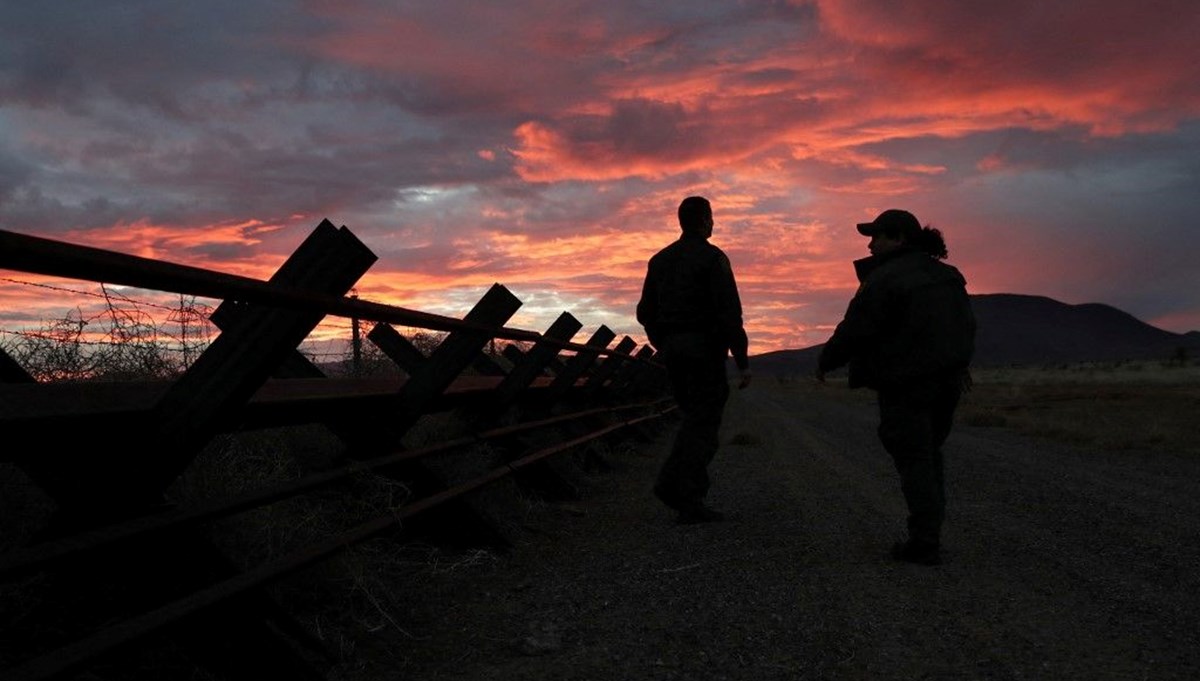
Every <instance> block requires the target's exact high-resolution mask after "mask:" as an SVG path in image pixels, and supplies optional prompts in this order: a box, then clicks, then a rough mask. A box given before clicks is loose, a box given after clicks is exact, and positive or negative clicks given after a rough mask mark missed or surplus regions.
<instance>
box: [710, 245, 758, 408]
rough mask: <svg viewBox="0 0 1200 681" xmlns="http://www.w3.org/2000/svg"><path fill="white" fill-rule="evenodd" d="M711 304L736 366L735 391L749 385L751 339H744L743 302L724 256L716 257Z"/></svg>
mask: <svg viewBox="0 0 1200 681" xmlns="http://www.w3.org/2000/svg"><path fill="white" fill-rule="evenodd" d="M712 291H713V300H714V302H715V304H716V313H717V324H718V325H719V327H720V329H721V334H722V337H723V339H724V342H725V345H726V347H728V348H729V352H730V354H731V355H733V363H734V364H735V365H737V368H738V373H739V374H740V376H739V380H738V387H739V388H745V387H746V386H748V385H750V378H751V374H750V356H749V353H750V339H749V337H748V336H747V335H746V327H745V325H744V324H743V321H742V300H741V297H740V296H739V295H738V290H737V281H736V280H735V279H734V276H733V266H732V265H731V264H730V262H729V258H728V257H726V256H725V254H724V253H720V254H718V256H717V266H716V267H715V268H714V271H713V281H712Z"/></svg>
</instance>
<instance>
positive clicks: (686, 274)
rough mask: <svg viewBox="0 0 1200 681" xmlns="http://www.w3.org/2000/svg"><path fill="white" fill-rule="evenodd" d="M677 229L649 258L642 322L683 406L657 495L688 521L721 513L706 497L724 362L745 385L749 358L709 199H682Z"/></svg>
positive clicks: (724, 384)
mask: <svg viewBox="0 0 1200 681" xmlns="http://www.w3.org/2000/svg"><path fill="white" fill-rule="evenodd" d="M679 227H680V229H681V230H682V233H681V234H680V236H679V239H678V240H677V241H675V242H674V243H672V244H671V245H669V246H667V247H666V248H664V249H662V250H661V251H659V252H658V253H656V254H655V255H654V256H653V257H652V258H650V263H649V265H648V267H647V271H646V280H645V282H644V284H643V285H642V297H641V300H639V301H638V304H637V320H638V322H639V323H640V324H641V325H642V326H643V327H644V328H645V329H646V336H647V337H648V338H649V339H650V344H651V345H653V346H654V348H655V349H656V350H657V351H658V355H657V356H658V358H659V359H660V360H661V361H662V362H663V364H664V365H665V366H666V369H667V378H668V381H669V382H670V385H671V392H672V395H673V396H674V398H675V401H676V403H677V404H678V405H679V408H680V410H681V411H682V412H683V421H682V423H680V425H679V430H678V432H677V433H676V435H675V441H674V443H673V445H672V447H671V453H670V455H669V456H668V457H667V460H666V461H665V462H664V463H663V466H662V468H661V469H660V471H659V474H658V480H657V481H656V482H655V485H654V494H655V496H657V497H658V498H659V500H661V501H662V502H663V503H664V504H666V505H667V506H669V507H670V508H672V509H675V510H676V511H678V512H679V517H678V520H679V522H680V523H684V524H690V523H701V522H711V521H715V520H721V519H722V515H721V514H720V513H718V512H717V511H714V510H713V509H711V508H709V507H708V506H706V505H705V504H704V498H705V496H706V495H707V493H708V488H709V479H708V465H709V463H710V462H711V461H712V459H713V457H714V456H715V455H716V453H717V448H718V445H719V440H718V434H719V431H720V428H721V417H722V415H723V414H724V410H725V402H726V401H727V400H728V399H729V378H728V376H727V374H726V368H725V364H726V359H727V357H728V356H729V355H730V354H732V355H733V360H734V363H735V364H736V365H737V368H738V371H739V373H740V381H739V386H738V387H739V388H745V387H746V386H748V385H749V384H750V362H749V359H748V358H747V349H748V345H749V342H748V340H747V338H746V331H745V328H744V327H743V326H742V303H741V299H740V298H739V297H738V290H737V284H736V283H735V282H734V278H733V268H732V266H730V264H729V258H728V257H726V256H725V253H724V252H722V251H721V249H719V248H717V247H716V246H714V245H712V244H710V243H709V242H708V239H709V237H710V236H712V230H713V214H712V206H711V205H710V204H709V202H708V200H707V199H705V198H703V197H700V196H690V197H688V198H686V199H684V200H683V202H682V203H680V204H679Z"/></svg>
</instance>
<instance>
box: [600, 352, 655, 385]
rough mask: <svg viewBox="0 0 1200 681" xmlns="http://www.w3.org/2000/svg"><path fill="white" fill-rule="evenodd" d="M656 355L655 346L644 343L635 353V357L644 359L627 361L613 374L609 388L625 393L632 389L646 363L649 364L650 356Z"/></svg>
mask: <svg viewBox="0 0 1200 681" xmlns="http://www.w3.org/2000/svg"><path fill="white" fill-rule="evenodd" d="M652 357H654V348H652V347H650V346H649V345H643V346H642V347H641V348H640V349H639V350H638V351H637V353H635V354H634V359H638V360H642V361H641V362H625V363H624V364H622V365H621V366H620V367H619V368H618V369H617V371H616V374H614V375H613V378H612V381H611V382H610V383H609V389H610V390H612V392H614V393H624V392H626V391H628V390H630V387H631V385H632V384H633V383H634V382H635V380H636V379H637V377H638V376H639V375H640V372H641V369H642V367H643V365H644V364H648V363H649V361H650V358H652Z"/></svg>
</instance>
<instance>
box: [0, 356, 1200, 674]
mask: <svg viewBox="0 0 1200 681" xmlns="http://www.w3.org/2000/svg"><path fill="white" fill-rule="evenodd" d="M873 399H874V398H873V394H872V393H870V392H869V391H861V390H856V391H851V390H848V389H846V387H845V384H844V382H842V381H839V380H836V379H835V380H831V381H830V382H829V383H827V384H824V385H822V384H817V383H816V382H815V381H813V380H811V379H809V378H806V377H802V376H797V377H792V378H790V379H780V378H777V377H773V376H760V377H757V378H756V381H755V383H754V384H753V385H752V386H751V387H750V388H749V389H747V390H744V391H734V393H733V395H732V397H731V400H730V403H729V406H728V409H727V412H726V418H725V421H724V423H723V429H722V436H721V437H722V443H723V445H722V451H721V452H720V453H719V454H718V457H717V459H716V461H715V462H714V464H713V466H712V468H711V475H712V478H713V488H712V491H711V493H710V498H709V501H710V502H711V504H712V505H713V506H714V507H716V508H719V509H720V510H722V511H724V512H725V513H726V514H727V516H728V518H727V520H725V521H724V522H719V523H713V524H707V525H694V526H680V525H677V524H675V523H674V516H673V514H672V513H671V512H669V511H668V510H667V509H666V508H664V507H662V506H661V505H660V504H659V503H658V502H657V501H656V500H655V499H654V498H653V497H652V495H651V494H650V486H651V484H652V481H653V478H654V475H655V472H656V470H657V467H658V465H659V464H660V463H661V461H662V460H663V459H664V457H665V456H666V452H667V449H668V447H669V445H670V440H671V435H672V433H673V431H674V427H675V425H676V423H677V421H676V420H674V419H671V418H668V419H666V421H665V422H664V423H661V424H659V425H656V426H654V427H649V428H645V429H643V430H641V431H639V432H638V433H637V435H638V437H628V436H626V437H623V438H619V439H616V440H613V441H610V442H607V443H605V444H603V445H602V446H598V447H597V446H593V447H588V448H582V449H579V450H575V451H571V452H567V453H563V454H560V455H559V456H558V458H556V459H555V460H554V467H555V469H556V470H557V471H558V472H559V474H560V475H561V476H562V477H563V478H564V479H566V480H567V481H569V482H570V483H571V485H573V486H574V488H575V489H576V490H577V492H578V494H577V495H576V496H575V497H574V498H570V499H566V500H558V501H550V500H547V499H545V498H541V497H538V496H536V495H533V494H531V493H529V492H527V491H525V490H523V489H522V488H521V487H519V486H518V485H516V484H515V483H514V482H513V481H512V480H509V479H505V480H503V481H501V482H499V483H497V484H496V485H494V486H492V487H489V488H487V489H485V490H484V491H483V492H482V493H480V494H479V496H478V497H477V498H476V499H474V503H475V504H476V505H477V507H478V508H479V509H481V510H482V511H483V512H484V513H485V514H486V515H488V516H489V517H490V518H491V519H492V520H493V521H494V522H495V524H496V526H497V527H498V528H500V529H501V531H502V533H503V534H504V535H505V536H506V537H507V538H508V540H509V541H510V544H511V545H510V546H508V547H507V548H495V547H487V546H465V547H462V546H460V547H450V546H445V545H435V544H432V543H428V542H423V541H421V540H417V539H413V538H411V537H408V535H405V534H402V535H400V536H398V537H396V536H391V537H384V538H380V539H376V540H372V541H370V542H368V543H366V544H363V545H359V546H356V547H354V548H352V549H350V550H348V551H346V552H345V553H344V554H342V555H339V556H338V557H336V558H334V559H330V560H327V561H325V562H323V563H321V564H319V565H317V566H315V567H313V568H310V569H308V570H306V571H305V572H304V573H301V574H299V575H297V576H295V577H291V578H289V579H288V580H286V581H283V582H281V583H278V584H276V585H274V586H273V587H272V590H273V592H274V594H275V595H276V597H277V600H278V601H279V602H280V603H282V604H283V605H284V606H285V607H286V608H287V609H288V610H289V611H290V612H291V613H292V615H293V616H294V617H295V618H296V620H297V621H299V622H300V623H301V624H302V625H304V627H305V628H307V629H308V630H309V631H310V632H311V634H312V635H313V636H314V637H316V638H317V639H319V640H320V641H321V642H322V646H323V647H324V649H325V651H324V652H325V654H326V655H327V657H326V658H325V661H324V662H325V664H326V665H327V666H326V667H325V673H326V674H327V677H328V678H329V679H331V680H332V681H368V680H376V679H459V680H463V681H483V680H484V679H487V680H492V679H514V680H529V681H543V680H544V681H550V680H555V681H562V680H572V679H577V680H580V681H584V680H588V681H607V680H613V681H616V680H632V681H636V680H640V679H647V680H669V679H678V680H710V679H711V680H716V679H730V680H751V679H753V680H758V679H781V680H782V679H945V680H950V679H954V680H961V679H1088V680H1092V679H1121V680H1125V679H1154V680H1174V679H1179V680H1183V679H1188V680H1191V679H1196V678H1200V522H1197V520H1198V519H1200V429H1198V427H1197V425H1196V420H1195V418H1196V414H1198V413H1200V410H1198V409H1197V408H1198V407H1200V367H1198V366H1197V365H1196V364H1192V365H1190V366H1170V367H1169V366H1165V365H1161V364H1154V363H1142V364H1136V363H1122V364H1117V365H1075V366H1060V367H1042V368H1036V369H1011V370H994V371H977V372H976V381H975V386H974V389H973V390H972V391H971V392H970V393H968V394H967V395H966V396H965V397H964V400H963V403H962V406H961V408H960V410H959V414H958V422H957V424H956V427H955V430H954V432H953V433H952V435H951V437H950V440H949V442H948V443H947V445H946V455H947V486H948V496H949V508H948V518H947V524H946V528H945V534H944V549H943V558H944V560H945V563H944V564H943V565H940V566H936V567H922V566H915V565H909V564H903V563H896V562H894V561H892V560H891V559H890V558H889V556H888V549H889V547H890V546H891V544H892V543H893V542H894V541H896V540H898V539H901V538H902V536H903V527H904V515H905V510H904V505H903V501H902V499H901V496H900V491H899V485H898V482H897V480H896V476H895V473H894V471H893V469H892V466H891V462H890V460H889V459H888V457H887V455H886V454H885V453H884V451H883V450H882V448H881V446H880V445H879V443H878V441H877V439H876V436H875V425H876V413H875V406H874V402H873ZM265 442H268V443H269V442H270V439H267V440H265ZM303 444H304V446H308V447H316V446H317V444H318V443H317V442H316V441H315V440H314V439H313V438H311V437H308V436H305V440H304V443H303ZM252 445H253V442H242V443H239V444H237V446H234V447H230V448H228V449H226V450H223V452H221V453H220V456H215V457H212V458H211V459H210V460H209V461H208V464H207V467H205V466H199V467H198V469H197V470H196V471H195V472H194V473H193V474H191V478H192V479H191V483H192V484H197V483H199V482H203V480H200V479H203V478H205V476H207V475H210V474H211V476H212V477H213V478H214V479H218V480H220V481H222V482H220V484H221V485H225V486H228V484H229V482H230V480H231V479H236V480H237V481H241V482H242V483H243V484H245V482H244V481H243V480H242V479H243V478H245V479H247V480H249V479H250V478H252V477H254V476H255V475H259V474H262V475H265V476H267V477H271V476H276V475H284V476H287V475H295V474H298V473H297V472H296V471H294V470H292V467H293V466H294V462H293V459H292V458H287V457H294V456H295V454H296V451H295V449H296V448H295V444H294V443H293V445H292V446H291V447H290V448H286V449H287V451H288V453H287V455H286V457H284V458H281V456H283V455H282V454H281V448H279V447H274V448H272V447H264V448H255V447H254V446H252ZM269 449H270V450H273V451H274V454H271V455H269V456H268V455H267V454H266V453H265V452H266V451H267V450H269ZM272 457H274V458H272ZM234 465H236V466H240V467H242V468H236V469H231V468H230V467H231V466H234ZM252 467H256V468H257V469H261V470H259V471H258V472H257V473H254V474H253V475H252V474H251V470H250V469H251V468H252ZM231 470H235V471H236V475H234V474H233V473H231ZM9 473H11V471H9ZM0 482H3V483H4V487H3V490H2V491H3V494H2V495H0V503H2V504H3V507H4V509H5V513H4V514H3V515H4V516H5V517H6V518H7V520H5V521H3V522H9V521H12V520H13V519H14V518H15V517H16V515H15V513H16V512H18V511H22V512H24V511H27V510H28V509H29V508H32V507H34V506H36V505H31V504H30V503H29V501H30V499H33V498H34V497H36V494H35V493H33V492H30V491H29V490H28V489H26V488H25V487H21V486H19V485H18V483H19V476H16V477H12V476H5V477H4V479H3V480H2V481H0ZM362 490H363V494H362V495H360V496H358V497H354V498H353V500H354V501H355V503H361V504H362V505H363V506H364V507H366V506H371V509H368V510H371V511H372V512H377V511H378V508H379V507H380V505H382V506H387V507H389V508H390V507H393V506H394V505H396V504H402V503H403V502H404V498H403V492H404V490H402V489H397V488H395V487H394V486H376V487H370V486H364V487H362ZM225 491H229V490H225ZM345 496H346V495H344V494H341V495H339V496H338V498H345ZM369 497H370V498H369ZM332 498H333V497H329V498H324V497H318V498H317V499H316V500H314V501H313V503H320V504H327V503H329V500H330V499H332ZM44 510H45V509H43V511H44ZM318 511H320V513H318ZM327 511H328V508H326V507H320V508H318V507H317V506H311V507H302V506H299V505H297V506H294V507H290V509H289V508H288V507H280V508H275V507H272V508H269V509H264V510H263V511H261V512H260V513H257V514H250V515H248V516H246V517H245V518H242V519H241V522H242V526H241V528H240V529H237V528H234V527H232V526H230V525H218V526H217V527H215V528H213V532H214V534H215V536H216V540H217V541H218V543H221V544H223V545H224V546H225V547H226V548H228V550H229V553H230V554H231V555H238V554H240V555H241V556H242V557H243V558H244V559H245V560H246V565H247V566H249V565H252V564H254V563H255V562H256V561H259V560H262V559H267V558H270V557H271V555H272V554H284V553H287V552H288V551H289V550H293V548H295V546H293V545H296V546H298V545H302V544H303V542H304V541H305V540H306V533H307V532H309V531H310V530H315V529H318V528H316V526H317V525H319V524H320V523H321V522H323V520H322V519H324V518H327V517H329V513H328V512H327ZM0 520H2V519H0ZM33 524H36V523H30V522H25V523H22V524H20V526H19V527H16V528H14V527H8V528H7V529H6V530H5V536H6V537H7V538H8V539H12V538H13V537H14V536H15V535H14V532H12V531H10V530H20V531H28V530H29V529H30V527H31V526H32V525H33ZM8 539H6V541H8ZM40 585H41V582H40V580H39V579H38V578H34V579H31V580H26V581H25V582H21V583H16V584H8V585H5V586H4V587H3V589H0V597H3V600H4V603H5V607H4V608H3V609H0V610H3V611H4V614H3V617H2V618H0V620H2V621H0V624H2V625H3V626H0V633H4V632H7V633H5V635H4V638H5V639H6V640H7V641H8V643H6V644H5V646H4V647H3V653H4V656H5V659H6V660H7V661H8V662H9V663H11V662H13V661H15V660H18V659H20V658H21V657H22V656H23V655H24V654H26V653H24V651H23V649H22V646H24V645H25V643H22V642H23V641H26V640H28V642H30V643H36V642H37V641H38V637H39V636H40V635H41V634H39V632H43V633H44V632H45V631H51V630H53V629H54V622H53V621H49V622H47V621H45V620H39V619H37V618H38V617H39V615H38V614H37V613H38V612H40V610H39V606H38V599H39V598H41V596H40V595H39V592H38V588H39V586H40ZM155 645H157V644H156V643H155V642H154V641H148V642H146V645H144V646H142V647H141V648H140V649H139V651H132V652H130V653H127V654H126V656H125V658H123V659H120V660H114V661H111V662H105V663H102V664H100V665H97V666H96V667H94V668H93V669H91V670H89V671H88V672H86V673H85V674H84V675H83V676H81V677H80V678H85V679H89V680H90V681H95V680H96V679H134V678H138V679H140V678H188V679H197V680H200V681H205V680H212V679H214V677H212V676H211V675H210V674H209V673H208V672H206V671H204V670H202V669H197V668H189V667H188V664H187V662H186V660H182V661H181V660H180V659H178V658H177V657H173V656H172V655H171V654H169V651H168V653H163V652H162V651H157V652H155V651H156V650H157V649H156V648H154V646H155Z"/></svg>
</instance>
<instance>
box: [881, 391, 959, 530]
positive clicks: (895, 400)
mask: <svg viewBox="0 0 1200 681" xmlns="http://www.w3.org/2000/svg"><path fill="white" fill-rule="evenodd" d="M960 395H961V383H960V380H959V377H958V376H957V375H955V376H946V377H938V378H931V379H925V380H921V381H918V382H914V383H912V384H909V385H905V386H902V387H892V388H886V389H881V390H880V391H879V440H880V441H881V442H882V443H883V447H884V449H886V450H887V452H888V454H891V456H892V461H893V462H894V463H895V465H896V472H897V473H899V474H900V489H901V491H903V493H904V501H905V503H906V504H907V505H908V536H909V539H910V540H913V541H919V542H925V543H930V544H938V543H940V541H941V531H942V521H943V520H944V519H945V516H946V486H945V473H944V457H943V454H942V445H943V444H944V443H945V442H946V438H947V437H948V436H949V435H950V428H951V425H952V424H953V421H954V410H955V409H956V408H957V407H958V400H959V396H960Z"/></svg>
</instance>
